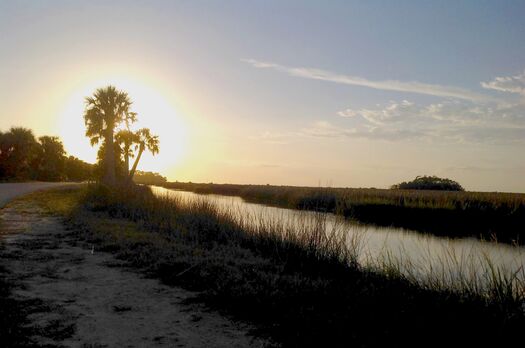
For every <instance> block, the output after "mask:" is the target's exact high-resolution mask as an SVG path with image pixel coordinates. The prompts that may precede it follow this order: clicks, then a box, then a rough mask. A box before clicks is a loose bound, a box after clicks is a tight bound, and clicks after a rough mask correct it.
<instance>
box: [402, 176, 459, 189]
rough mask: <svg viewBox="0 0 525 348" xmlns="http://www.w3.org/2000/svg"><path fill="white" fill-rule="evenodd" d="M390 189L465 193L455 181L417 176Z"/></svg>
mask: <svg viewBox="0 0 525 348" xmlns="http://www.w3.org/2000/svg"><path fill="white" fill-rule="evenodd" d="M392 189H400V190H440V191H465V189H464V188H463V187H462V186H461V185H460V184H459V183H457V182H456V181H454V180H451V179H446V178H438V177H437V176H417V177H416V178H415V179H414V180H412V181H409V182H402V183H400V184H397V185H393V186H392Z"/></svg>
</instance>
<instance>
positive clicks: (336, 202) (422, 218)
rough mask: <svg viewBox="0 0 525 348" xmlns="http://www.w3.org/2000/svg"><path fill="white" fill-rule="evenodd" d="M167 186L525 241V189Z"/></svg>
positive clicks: (424, 229) (362, 218)
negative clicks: (428, 189)
mask: <svg viewBox="0 0 525 348" xmlns="http://www.w3.org/2000/svg"><path fill="white" fill-rule="evenodd" d="M163 187H166V188H170V189H178V190H185V191H191V192H195V193H202V194H220V195H230V196H239V197H242V198H243V199H245V200H246V201H249V202H253V203H261V204H268V205H273V206H278V207H283V208H291V209H305V210H314V211H324V212H332V213H336V214H340V215H343V216H345V217H346V218H349V219H354V220H356V221H360V222H363V223H371V224H375V225H379V226H396V227H403V228H408V229H412V230H416V231H421V232H428V233H432V234H435V235H440V236H448V237H476V238H483V239H497V240H498V241H500V242H506V243H519V244H523V243H525V238H523V237H525V235H523V234H524V233H525V194H514V193H489V192H449V191H421V190H384V189H350V188H314V187H292V186H269V185H231V184H195V183H179V182H176V183H173V182H172V183H166V184H164V185H163Z"/></svg>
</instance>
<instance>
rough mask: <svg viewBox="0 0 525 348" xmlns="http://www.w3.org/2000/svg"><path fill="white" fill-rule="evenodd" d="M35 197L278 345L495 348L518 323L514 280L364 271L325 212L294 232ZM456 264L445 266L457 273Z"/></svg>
mask: <svg viewBox="0 0 525 348" xmlns="http://www.w3.org/2000/svg"><path fill="white" fill-rule="evenodd" d="M39 197H40V198H38V197H36V199H37V200H39V201H40V202H41V203H42V204H45V205H46V206H47V208H48V209H49V211H50V212H53V211H54V209H55V208H54V207H55V206H60V205H59V204H56V203H55V202H56V201H64V200H67V199H70V202H72V201H74V200H75V199H76V202H77V203H76V204H67V206H68V207H70V209H69V212H68V209H65V210H64V209H62V211H61V212H62V214H64V213H65V214H66V216H68V221H69V224H70V225H71V226H74V228H75V229H76V230H79V231H83V232H82V233H83V234H84V236H85V237H86V238H88V239H90V240H91V241H92V242H93V243H94V244H95V245H97V248H98V249H105V250H108V251H112V252H115V253H117V254H118V256H119V257H120V258H122V259H124V260H127V261H129V262H130V264H132V265H134V266H136V267H140V268H142V269H144V271H146V272H147V273H148V274H150V275H152V276H155V277H159V278H160V279H162V280H163V281H164V282H166V283H168V284H173V285H178V286H183V287H185V288H188V289H191V290H197V291H200V292H201V295H200V296H199V300H202V301H204V302H205V303H207V304H208V305H210V306H211V307H214V308H217V309H219V310H221V311H223V312H224V313H226V314H227V315H231V316H233V317H234V318H239V319H243V320H248V321H251V322H253V323H255V324H257V326H258V328H259V331H258V332H257V333H258V334H262V335H269V336H270V337H272V338H273V339H274V340H275V342H277V343H278V344H281V345H284V346H349V345H351V346H354V345H355V346H381V345H385V344H388V345H389V346H394V347H395V346H421V345H423V346H444V345H447V346H454V345H460V344H468V345H479V346H486V345H487V344H498V345H501V344H505V342H510V341H511V340H512V339H514V338H516V337H517V336H518V335H519V333H520V332H521V328H522V327H523V325H524V324H525V318H524V314H523V297H522V296H523V292H522V289H523V284H520V283H519V282H517V281H516V279H517V278H519V277H518V276H517V275H512V274H510V275H509V274H508V272H505V271H504V270H499V269H497V268H495V267H493V265H492V266H491V264H490V263H488V264H487V270H488V272H487V274H488V275H491V276H492V278H490V279H491V281H492V283H490V282H489V283H488V284H490V286H489V287H488V288H487V287H482V286H481V285H480V284H479V283H471V282H470V280H469V278H468V274H469V271H468V270H465V271H463V272H460V274H462V275H460V276H458V275H456V274H448V273H447V271H446V270H447V269H449V268H448V267H443V268H442V269H436V270H433V272H432V274H434V276H433V277H431V279H430V280H426V281H421V278H420V277H419V274H420V272H419V271H411V270H413V269H415V268H416V267H419V265H412V264H411V263H410V262H409V261H407V260H403V259H399V258H397V257H394V255H388V254H387V255H385V256H384V257H383V258H381V259H377V260H375V263H370V264H369V265H367V266H366V267H365V266H363V265H362V264H361V263H360V262H359V260H360V253H361V252H362V249H363V248H364V247H365V245H364V243H363V240H362V239H361V238H360V237H359V236H353V237H349V236H348V235H347V234H344V233H340V232H339V230H338V227H337V226H333V225H327V223H326V214H321V213H318V214H310V215H309V216H310V220H303V221H293V222H290V221H287V220H286V219H285V218H284V217H283V218H281V219H279V218H268V216H265V215H264V214H259V215H257V214H254V215H251V216H250V215H242V214H239V212H238V211H235V208H232V209H230V210H228V209H219V208H218V207H217V206H216V205H214V204H212V203H211V202H210V201H209V200H198V201H193V202H188V201H184V200H180V199H179V200H176V199H175V200H174V199H172V198H168V197H167V196H166V197H155V196H154V195H153V194H152V193H151V191H150V190H149V189H148V188H146V187H142V188H138V189H136V190H133V191H127V192H126V191H120V192H115V191H109V190H107V189H104V188H102V187H89V188H88V189H87V190H86V191H85V192H82V193H80V192H79V191H78V190H77V191H74V190H69V191H55V192H54V193H53V192H48V193H40V196H39ZM68 197H69V198H68ZM72 197H76V198H74V199H72ZM33 199H35V198H33ZM62 206H63V205H62ZM327 226H328V227H327ZM463 258H464V259H462V258H461V257H460V256H459V255H450V256H449V257H447V260H444V262H454V263H457V265H458V266H459V267H467V266H468V262H466V261H464V260H467V259H468V256H467V255H465V256H463ZM489 261H490V260H489ZM411 272H412V273H411ZM458 277H459V278H458ZM449 278H452V279H454V282H453V283H450V282H449V280H450V279H449ZM450 284H454V286H450Z"/></svg>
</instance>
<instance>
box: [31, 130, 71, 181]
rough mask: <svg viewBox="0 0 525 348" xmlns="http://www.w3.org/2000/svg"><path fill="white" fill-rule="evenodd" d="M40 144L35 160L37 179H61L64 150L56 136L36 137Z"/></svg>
mask: <svg viewBox="0 0 525 348" xmlns="http://www.w3.org/2000/svg"><path fill="white" fill-rule="evenodd" d="M38 142H39V144H40V146H39V148H38V156H37V158H36V160H35V164H36V166H35V167H36V168H35V170H36V172H37V176H38V179H39V180H51V181H56V180H61V179H63V178H64V176H65V175H64V163H65V155H66V151H65V150H64V145H63V144H62V141H60V139H59V138H58V137H52V136H47V135H45V136H42V137H39V138H38Z"/></svg>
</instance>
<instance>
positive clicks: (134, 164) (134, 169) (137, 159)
mask: <svg viewBox="0 0 525 348" xmlns="http://www.w3.org/2000/svg"><path fill="white" fill-rule="evenodd" d="M143 152H144V146H143V145H142V144H141V145H140V150H139V154H138V156H137V158H136V159H135V163H133V168H131V172H130V173H129V179H130V180H133V175H135V171H136V170H137V166H138V164H139V161H140V156H142V153H143Z"/></svg>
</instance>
